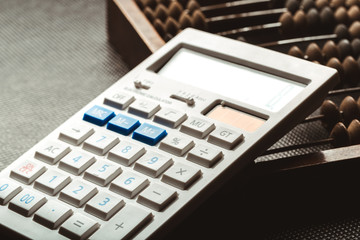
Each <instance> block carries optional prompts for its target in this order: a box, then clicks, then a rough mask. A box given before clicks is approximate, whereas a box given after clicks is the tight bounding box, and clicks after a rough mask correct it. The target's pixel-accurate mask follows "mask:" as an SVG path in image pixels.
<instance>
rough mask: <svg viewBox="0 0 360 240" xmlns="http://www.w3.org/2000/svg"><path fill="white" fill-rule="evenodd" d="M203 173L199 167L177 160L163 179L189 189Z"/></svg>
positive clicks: (178, 186) (173, 184)
mask: <svg viewBox="0 0 360 240" xmlns="http://www.w3.org/2000/svg"><path fill="white" fill-rule="evenodd" d="M201 174H202V173H201V171H200V170H199V169H196V168H193V167H190V166H188V165H185V164H183V163H180V162H177V163H175V164H174V166H172V167H171V168H170V169H169V170H167V171H166V172H165V173H164V175H163V177H162V179H161V181H163V182H166V183H167V184H170V185H172V186H175V187H177V188H180V189H187V188H188V187H189V186H190V185H191V184H193V183H194V182H195V181H196V180H198V179H199V178H200V176H201Z"/></svg>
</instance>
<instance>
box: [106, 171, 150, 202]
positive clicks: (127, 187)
mask: <svg viewBox="0 0 360 240" xmlns="http://www.w3.org/2000/svg"><path fill="white" fill-rule="evenodd" d="M148 185H149V180H148V179H147V178H145V177H144V176H142V175H139V174H136V173H133V172H130V171H127V172H124V173H122V174H121V175H120V176H119V177H117V178H115V180H114V181H113V182H112V183H111V184H110V188H109V189H110V190H111V191H113V192H116V193H119V194H121V195H123V196H125V197H127V198H133V197H135V196H136V195H137V194H138V193H139V192H141V191H142V190H143V189H144V188H145V187H146V186H148Z"/></svg>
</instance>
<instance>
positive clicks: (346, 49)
mask: <svg viewBox="0 0 360 240" xmlns="http://www.w3.org/2000/svg"><path fill="white" fill-rule="evenodd" d="M337 47H338V50H339V55H340V59H344V58H345V57H346V56H349V55H351V54H352V47H351V43H350V41H349V40H347V39H341V40H340V41H339V43H338V45H337Z"/></svg>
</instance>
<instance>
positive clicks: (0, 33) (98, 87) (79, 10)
mask: <svg viewBox="0 0 360 240" xmlns="http://www.w3.org/2000/svg"><path fill="white" fill-rule="evenodd" d="M124 1H128V0H124ZM124 37H126V36H124ZM127 71H129V68H128V67H127V65H126V64H125V63H124V61H123V60H122V58H121V56H120V55H119V54H117V53H116V52H115V51H114V50H113V49H112V48H111V46H110V45H109V43H108V42H107V33H106V1H105V0H77V1H71V0H62V1H60V0H57V1H49V0H31V1H25V0H0V170H2V169H4V168H5V167H6V166H7V165H8V164H9V163H11V162H12V161H14V160H15V159H16V158H17V157H19V156H20V155H21V154H22V153H24V152H25V151H26V150H27V149H28V148H30V147H31V146H33V145H34V144H35V143H36V142H38V141H39V140H41V139H42V138H43V137H45V136H46V135H47V134H48V133H50V132H51V131H52V130H53V129H55V128H56V126H58V125H59V124H61V123H62V122H63V121H65V120H66V119H67V118H68V117H70V116H71V115H72V114H74V113H75V112H76V111H77V110H78V109H79V108H81V107H82V106H84V105H85V104H86V103H87V102H88V101H90V100H92V99H93V98H94V97H95V96H97V95H98V94H99V93H101V92H102V91H103V90H105V89H106V88H107V87H109V86H110V85H111V84H112V83H114V82H115V81H116V80H118V79H119V78H120V77H121V76H123V75H124V74H125V73H126V72H127ZM308 132H309V133H312V131H308ZM287 140H288V141H289V142H291V137H290V138H287ZM288 141H287V142H288ZM232 191H236V189H233V190H232ZM344 197H346V196H344ZM226 198H231V195H230V196H224V199H226ZM263 201H264V202H265V203H266V201H267V200H266V198H265V199H263ZM226 204H227V201H224V202H216V204H215V205H214V207H215V208H219V207H221V206H222V205H226ZM334 209H336V206H334ZM209 210H211V207H210V208H209V207H208V208H206V207H205V210H203V211H206V212H207V214H209V215H210V216H212V213H211V212H210V213H209V212H208V211H209ZM218 211H219V210H218ZM203 213H204V212H201V211H200V215H201V214H203ZM330 215H331V214H330ZM213 217H214V219H216V218H217V217H218V216H216V215H213ZM241 217H242V216H241V213H240V214H239V218H241ZM256 217H257V218H261V214H259V213H258V215H256V216H255V218H256ZM271 217H273V218H274V219H276V217H277V216H276V215H274V216H271ZM194 219H196V218H194ZM311 219H312V216H311V215H310V216H309V218H308V220H309V221H307V220H305V221H301V224H300V225H298V226H297V227H295V228H290V229H284V230H276V231H275V232H274V233H272V234H271V237H269V238H268V239H329V240H330V239H360V221H359V220H358V218H356V217H355V218H353V217H351V218H342V219H340V220H339V219H338V218H336V216H335V220H334V219H331V220H330V219H329V220H328V221H327V220H322V222H320V223H319V222H317V223H314V222H312V221H311ZM199 221H201V218H200V219H199ZM217 221H221V219H217ZM236 222H237V219H234V222H233V224H232V225H230V227H231V228H232V231H234V229H235V231H234V233H236V228H237V227H239V229H241V227H242V226H241V225H240V226H236V225H237V224H236ZM183 227H184V226H183ZM185 227H186V224H185ZM193 227H194V226H193ZM230 227H229V228H230ZM246 227H248V226H246ZM252 227H253V229H254V231H257V232H261V231H262V226H261V225H260V226H256V224H254V225H252ZM194 229H196V227H195V228H194ZM225 229H226V228H225ZM279 229H281V227H280V228H279ZM202 230H204V231H206V228H204V229H202ZM213 231H216V229H214V228H213ZM184 232H186V229H184V228H180V229H178V230H177V233H178V234H179V236H181V233H184ZM220 235H221V233H220ZM183 236H184V237H185V236H187V237H189V238H191V236H192V235H191V234H190V235H187V234H185V235H183ZM254 236H255V235H254ZM234 238H235V239H236V238H237V237H235V235H234ZM248 239H251V237H249V238H248Z"/></svg>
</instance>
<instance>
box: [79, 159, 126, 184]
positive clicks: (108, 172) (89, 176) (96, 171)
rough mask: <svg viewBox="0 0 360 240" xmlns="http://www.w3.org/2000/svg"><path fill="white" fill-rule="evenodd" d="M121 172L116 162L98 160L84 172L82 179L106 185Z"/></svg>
mask: <svg viewBox="0 0 360 240" xmlns="http://www.w3.org/2000/svg"><path fill="white" fill-rule="evenodd" d="M120 173H121V168H120V167H119V166H117V164H116V163H113V162H110V161H105V160H98V161H96V162H95V163H94V164H93V165H92V166H91V167H90V168H89V169H88V170H86V172H85V173H84V179H86V180H88V181H90V182H93V183H96V184H97V185H100V186H106V185H107V184H108V183H109V182H111V181H112V180H113V179H114V178H115V177H117V176H118V175H119V174H120Z"/></svg>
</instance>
